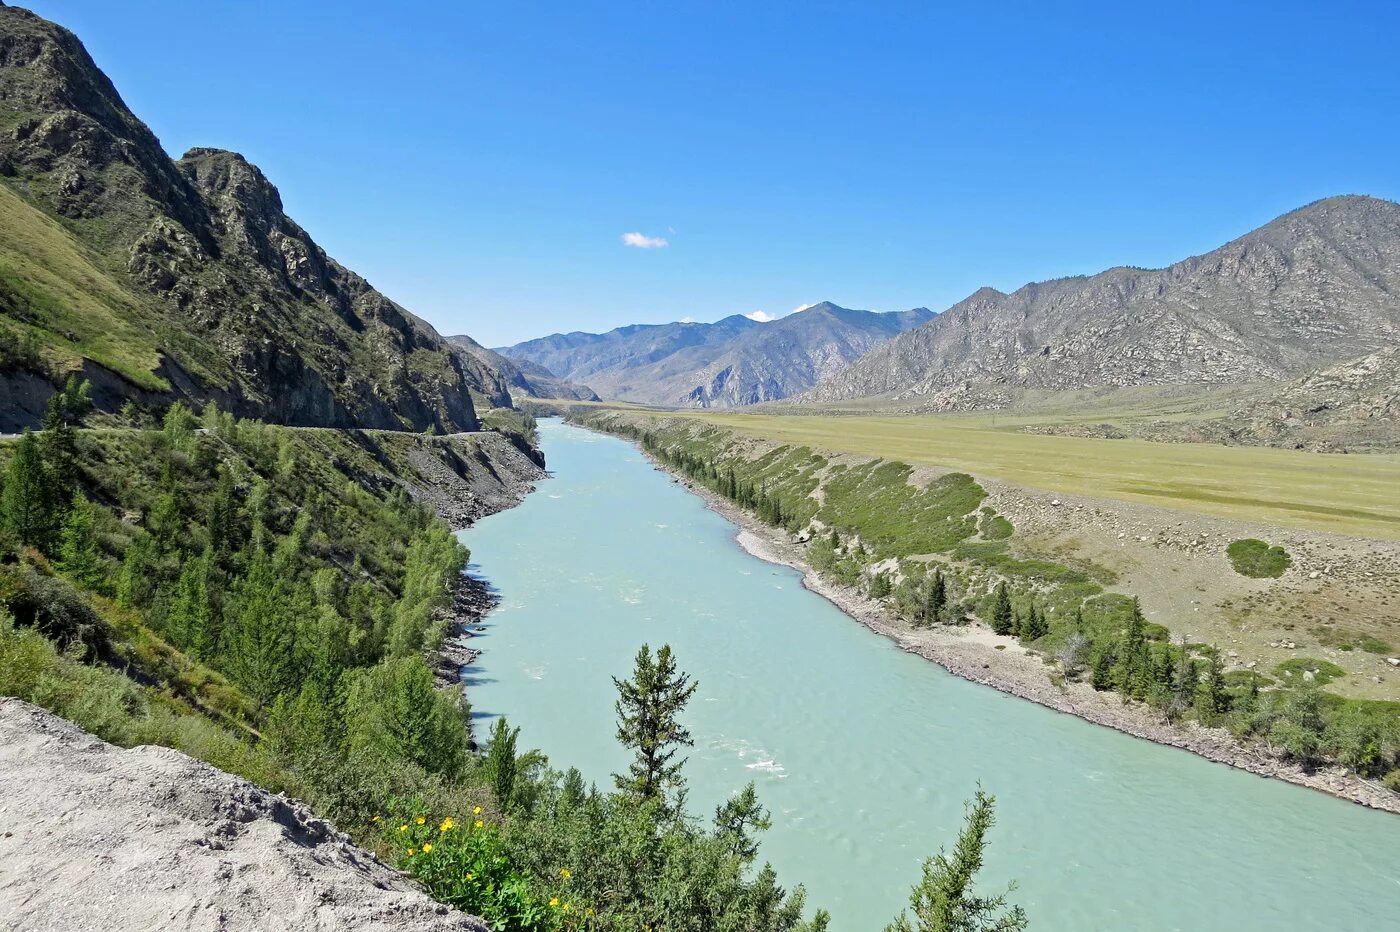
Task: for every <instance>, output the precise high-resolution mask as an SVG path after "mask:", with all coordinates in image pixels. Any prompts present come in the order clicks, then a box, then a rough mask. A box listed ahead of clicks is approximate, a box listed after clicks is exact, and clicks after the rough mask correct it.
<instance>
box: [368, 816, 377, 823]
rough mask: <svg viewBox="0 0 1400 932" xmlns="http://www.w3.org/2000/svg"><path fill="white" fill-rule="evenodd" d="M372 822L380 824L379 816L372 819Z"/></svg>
mask: <svg viewBox="0 0 1400 932" xmlns="http://www.w3.org/2000/svg"><path fill="white" fill-rule="evenodd" d="M370 821H371V822H378V821H379V816H375V817H374V818H372V819H370Z"/></svg>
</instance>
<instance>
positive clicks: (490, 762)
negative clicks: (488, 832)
mask: <svg viewBox="0 0 1400 932" xmlns="http://www.w3.org/2000/svg"><path fill="white" fill-rule="evenodd" d="M519 737H520V729H519V728H511V727H510V724H509V723H508V722H507V721H506V717H505V716H504V715H502V716H500V717H499V718H497V719H496V721H495V723H494V724H493V725H492V726H491V744H490V745H489V746H488V747H487V749H486V760H485V761H483V768H484V769H485V771H486V778H487V779H488V780H490V781H491V788H492V789H493V790H495V792H496V804H497V805H498V806H500V807H501V811H502V812H509V811H510V807H511V803H512V801H513V800H514V799H515V778H516V775H517V774H516V765H517V763H518V760H517V757H516V742H517V740H518V739H519Z"/></svg>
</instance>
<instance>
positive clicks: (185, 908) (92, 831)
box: [0, 699, 487, 932]
mask: <svg viewBox="0 0 1400 932" xmlns="http://www.w3.org/2000/svg"><path fill="white" fill-rule="evenodd" d="M0 929H5V930H9V932H29V930H35V932H37V930H46V932H78V930H89V929H91V930H103V932H155V930H181V932H202V930H210V932H213V930H220V932H254V930H257V932H282V930H286V932H292V930H296V932H312V930H325V932H332V930H335V932H353V930H365V932H369V930H382V932H394V930H405V932H406V930H409V929H412V930H414V932H448V930H459V932H486V930H487V926H486V925H485V924H484V923H483V922H481V921H480V920H479V919H475V918H473V917H471V916H468V915H466V914H464V913H460V912H458V911H457V910H454V909H451V908H449V907H447V906H444V905H442V904H440V903H437V902H435V901H434V900H432V899H431V898H430V897H428V895H427V894H425V893H423V892H422V891H421V890H419V889H418V888H417V886H416V885H414V884H413V883H412V882H411V881H410V880H408V879H407V878H406V877H404V876H402V875H400V874H399V873H397V872H396V871H394V870H392V869H391V868H389V867H387V866H386V865H384V864H383V863H381V862H380V861H379V860H378V859H376V858H375V856H374V855H373V854H371V853H370V852H368V851H366V850H364V849H363V848H359V847H356V846H355V845H354V844H353V843H351V841H350V839H349V837H348V836H346V835H342V834H341V833H339V832H337V831H336V830H335V827H334V826H332V825H331V824H330V823H328V822H325V821H323V820H321V819H319V818H317V817H316V816H315V815H314V814H313V813H312V812H311V811H310V810H308V809H307V808H306V807H305V806H303V805H302V804H301V803H298V802H296V801H295V800H292V799H288V798H286V797H284V796H276V795H273V794H271V793H269V792H267V791H266V790H261V789H259V788H257V787H256V786H253V785H252V784H251V783H248V782H247V781H246V780H242V779H240V778H238V777H234V776H231V775H229V774H227V773H224V772H223V771H220V770H216V769H214V768H213V767H210V766H209V765H208V764H204V763H201V762H200V761H197V760H194V759H193V758H191V757H187V756H186V755H184V754H181V753H180V752H179V751H172V750H170V749H168V748H157V747H138V748H132V749H131V750H122V749H121V748H117V747H114V746H112V745H110V744H107V743H106V742H104V741H100V740H98V739H97V738H94V737H93V736H92V735H89V734H87V733H86V732H84V731H82V730H81V729H79V728H78V727H77V726H76V725H73V724H72V723H71V722H67V721H64V720H63V719H61V718H58V717H57V716H54V715H51V714H49V713H48V712H45V711H44V710H42V709H40V708H38V707H36V706H32V705H30V704H29V703H26V702H22V701H20V700H18V699H0Z"/></svg>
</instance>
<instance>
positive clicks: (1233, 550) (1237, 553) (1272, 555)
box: [1225, 537, 1293, 579]
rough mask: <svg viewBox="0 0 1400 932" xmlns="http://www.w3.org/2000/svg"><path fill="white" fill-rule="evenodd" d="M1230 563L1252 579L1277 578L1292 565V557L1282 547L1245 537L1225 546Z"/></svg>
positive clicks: (1236, 569) (1238, 571) (1236, 570)
mask: <svg viewBox="0 0 1400 932" xmlns="http://www.w3.org/2000/svg"><path fill="white" fill-rule="evenodd" d="M1225 553H1226V555H1228V556H1229V558H1230V565H1231V566H1233V567H1234V568H1235V572H1236V573H1239V574H1240V575H1241V576H1249V577H1251V578H1253V579H1277V578H1278V577H1280V576H1282V575H1283V573H1284V571H1285V570H1287V569H1288V568H1289V567H1290V566H1292V565H1293V558H1292V557H1290V556H1289V555H1288V551H1286V550H1284V549H1283V548H1282V547H1270V546H1269V545H1268V544H1267V543H1266V542H1264V541H1262V540H1256V539H1255V538H1253V537H1246V538H1244V539H1243V540H1237V541H1235V542H1234V543H1232V544H1230V546H1229V547H1227V548H1225Z"/></svg>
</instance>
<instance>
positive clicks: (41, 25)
mask: <svg viewBox="0 0 1400 932" xmlns="http://www.w3.org/2000/svg"><path fill="white" fill-rule="evenodd" d="M76 373H80V374H82V375H83V376H85V377H87V378H89V379H90V380H91V381H92V383H93V389H94V401H95V402H96V403H97V406H98V409H99V410H107V411H112V410H115V409H116V408H118V407H119V406H120V405H121V404H122V403H123V402H124V401H126V400H134V401H137V402H142V403H146V404H150V405H154V406H159V405H163V404H167V403H169V402H170V401H172V400H174V399H176V398H183V399H187V400H189V401H191V402H193V403H196V404H199V403H202V402H203V401H205V400H209V399H212V400H215V401H217V402H218V403H219V405H220V406H221V407H223V408H224V409H226V410H231V411H234V412H236V413H238V414H241V415H253V416H257V417H260V418H264V419H266V420H270V421H276V422H280V423H286V424H297V425H315V426H337V427H384V428H408V429H412V430H421V429H424V428H429V427H431V428H435V429H438V430H443V431H455V430H467V429H473V428H475V427H476V426H477V424H478V421H477V416H476V411H475V405H474V403H473V396H475V397H476V398H477V399H479V400H480V401H482V402H484V403H486V404H510V395H509V392H508V390H506V389H505V388H503V378H502V376H501V375H500V374H499V373H497V372H495V371H493V370H492V369H491V368H490V366H489V365H487V364H485V363H483V362H482V361H481V360H480V359H478V358H476V357H474V356H472V355H470V354H459V353H458V352H456V351H454V350H453V348H452V347H450V346H449V345H448V344H447V342H446V341H445V340H444V339H443V338H442V337H441V336H440V335H439V334H438V333H437V332H436V331H435V330H434V329H433V328H432V327H431V326H430V325H428V324H427V323H425V322H424V321H422V320H420V319H419V318H417V317H415V316H414V315H412V314H411V313H409V312H408V311H407V310H405V309H404V308H403V307H401V306H399V305H398V304H396V303H395V302H393V301H391V300H390V299H389V298H387V297H385V296H384V295H383V294H381V293H379V292H378V291H376V290H375V289H374V288H373V287H371V286H370V284H369V283H368V282H366V281H365V280H364V279H363V278H361V277H360V276H358V275H356V274H355V273H354V272H352V271H350V270H349V269H346V268H344V267H343V266H341V265H339V264H338V263H337V262H336V261H335V260H334V259H332V258H330V257H329V256H327V255H326V253H325V252H324V251H323V250H322V249H321V248H320V247H319V246H318V245H317V244H316V243H315V241H313V240H312V239H311V237H310V236H309V235H308V234H307V233H306V231H305V230H303V229H302V228H301V227H300V226H298V225H297V224H296V223H295V222H294V221H293V220H292V219H291V218H289V217H288V216H287V215H286V213H285V212H284V211H283V209H282V200H281V197H280V196H279V194H278V192H277V189H276V188H275V187H273V185H272V184H271V182H269V181H268V179H267V178H266V177H265V176H264V175H263V173H262V172H261V171H259V170H258V169H257V167H256V166H254V165H251V164H249V163H248V161H247V160H245V159H244V158H243V157H242V156H240V155H238V154H236V153H233V152H225V151H222V150H218V149H191V150H190V151H189V152H187V153H186V154H185V156H184V157H183V158H181V159H179V160H172V159H171V158H170V157H169V156H168V155H167V154H166V153H165V151H164V149H162V148H161V145H160V142H159V141H158V140H157V139H156V137H155V136H154V135H153V134H152V133H151V131H150V130H149V129H148V128H147V127H146V125H145V124H144V123H142V122H141V121H140V120H139V119H137V117H136V116H135V115H134V114H132V112H131V111H130V110H129V109H128V108H127V106H126V104H125V103H124V102H123V101H122V99H121V96H120V95H119V94H118V93H117V90H116V88H115V87H113V86H112V83H111V81H109V80H108V78H107V76H106V75H105V74H103V73H102V71H101V70H100V69H98V67H97V65H96V64H95V63H94V62H93V60H92V58H91V57H89V55H88V53H87V51H86V50H85V49H84V48H83V45H82V43H81V42H79V41H78V39H77V38H76V37H75V36H74V35H73V34H72V33H71V32H69V31H68V30H66V29H64V28H63V27H61V26H58V25H55V24H54V23H50V22H48V21H46V20H44V19H42V18H40V17H38V16H36V15H35V14H33V13H31V12H29V11H27V10H22V9H18V8H15V7H5V6H3V5H0V430H14V429H16V428H18V427H19V426H23V425H31V426H32V425H37V424H38V421H39V418H40V417H41V416H42V413H43V410H44V404H45V402H46V400H47V399H48V397H49V396H50V395H51V394H52V393H53V391H54V383H55V382H61V381H62V380H63V379H64V378H65V377H66V376H67V375H69V374H76Z"/></svg>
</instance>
